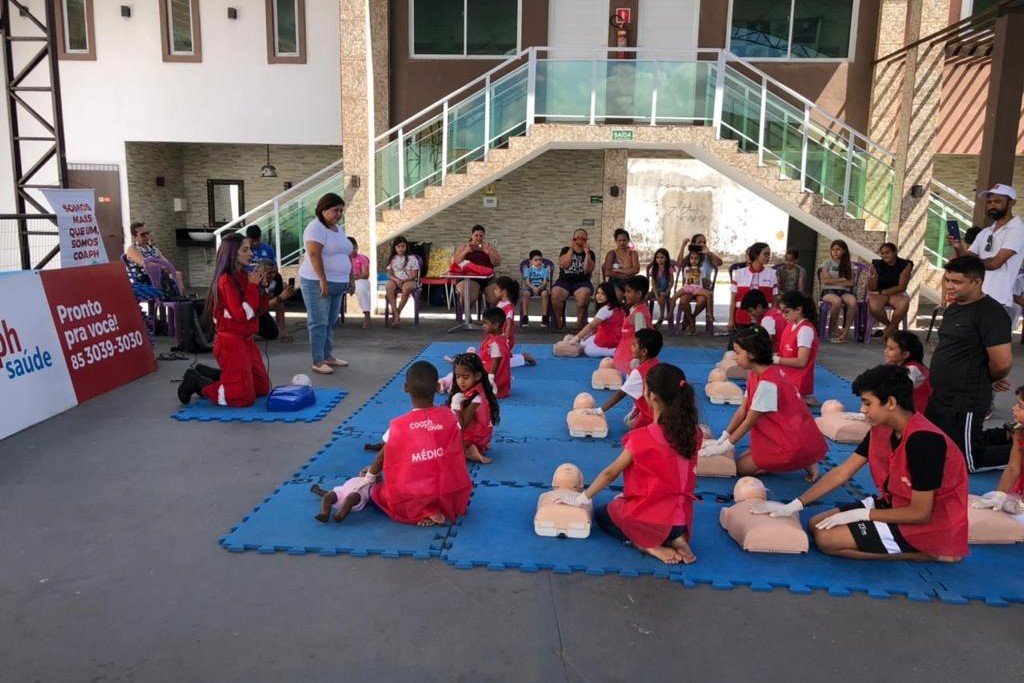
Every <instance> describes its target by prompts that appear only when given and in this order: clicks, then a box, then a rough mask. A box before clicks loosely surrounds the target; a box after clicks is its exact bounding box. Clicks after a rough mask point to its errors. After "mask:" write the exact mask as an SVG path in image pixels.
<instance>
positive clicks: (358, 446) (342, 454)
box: [294, 436, 377, 477]
mask: <svg viewBox="0 0 1024 683" xmlns="http://www.w3.org/2000/svg"><path fill="white" fill-rule="evenodd" d="M367 441H368V439H362V438H358V437H355V436H339V437H336V438H335V439H334V440H333V441H331V442H330V443H328V444H327V445H326V446H324V447H323V448H321V449H320V450H319V451H317V452H316V454H315V455H314V456H313V457H312V458H311V459H310V460H309V461H308V462H307V463H306V464H304V465H303V466H302V467H301V468H300V469H299V470H298V471H297V472H295V474H294V476H296V477H354V476H356V475H357V474H358V473H359V470H360V469H362V468H363V467H366V466H367V465H369V464H370V463H371V462H373V459H374V458H375V457H376V455H377V454H376V452H374V451H368V450H366V449H365V448H363V444H365V443H367Z"/></svg>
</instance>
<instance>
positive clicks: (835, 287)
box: [818, 240, 857, 343]
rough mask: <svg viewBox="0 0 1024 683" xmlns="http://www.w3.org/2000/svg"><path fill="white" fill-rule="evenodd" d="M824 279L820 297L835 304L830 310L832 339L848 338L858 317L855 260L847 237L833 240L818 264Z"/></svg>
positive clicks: (843, 340)
mask: <svg viewBox="0 0 1024 683" xmlns="http://www.w3.org/2000/svg"><path fill="white" fill-rule="evenodd" d="M818 277H819V278H820V279H821V300H822V301H823V302H824V303H827V304H830V305H831V306H832V308H831V310H830V311H829V314H828V329H831V330H833V334H834V335H835V336H834V337H832V341H833V342H836V343H842V342H845V341H848V339H847V338H846V337H847V335H848V334H850V326H851V325H853V321H854V320H856V318H857V297H856V296H854V294H853V284H854V283H853V264H852V263H851V262H850V247H848V246H847V245H846V242H845V241H844V240H833V241H832V244H831V246H830V247H829V258H827V259H825V260H824V261H822V262H821V265H820V266H819V267H818ZM843 309H846V315H845V316H844V318H843V329H841V330H839V331H838V332H836V330H837V329H838V327H839V314H840V313H841V312H842V311H843Z"/></svg>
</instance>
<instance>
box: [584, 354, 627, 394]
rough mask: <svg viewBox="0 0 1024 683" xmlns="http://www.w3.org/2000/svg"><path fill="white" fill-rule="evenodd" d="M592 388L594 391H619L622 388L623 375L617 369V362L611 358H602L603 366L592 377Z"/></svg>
mask: <svg viewBox="0 0 1024 683" xmlns="http://www.w3.org/2000/svg"><path fill="white" fill-rule="evenodd" d="M590 386H591V387H593V388H594V389H611V390H612V391H618V390H619V389H621V388H622V375H620V374H619V371H618V370H616V369H615V361H614V360H613V359H611V358H602V359H601V364H600V365H598V366H597V370H594V374H593V375H591V376H590Z"/></svg>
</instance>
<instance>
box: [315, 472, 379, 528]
mask: <svg viewBox="0 0 1024 683" xmlns="http://www.w3.org/2000/svg"><path fill="white" fill-rule="evenodd" d="M375 481H376V479H375V478H374V477H368V476H365V475H363V476H360V477H352V478H351V479H347V480H345V483H344V484H342V485H341V486H335V487H334V488H333V489H331V490H330V491H327V490H325V489H322V488H320V485H319V484H313V485H312V486H310V487H309V490H310V491H312V492H313V493H314V494H316V495H317V496H319V497H320V514H318V515H313V519H315V520H316V521H318V522H324V523H326V522H327V521H328V520H330V519H334V521H335V522H344V521H345V518H346V517H348V513H350V512H359V511H360V510H362V509H363V508H364V507H366V504H367V503H368V502H370V488H371V487H372V486H373V483H374V482H375ZM331 510H334V514H333V515H332V514H331Z"/></svg>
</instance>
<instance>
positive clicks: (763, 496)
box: [732, 477, 768, 503]
mask: <svg viewBox="0 0 1024 683" xmlns="http://www.w3.org/2000/svg"><path fill="white" fill-rule="evenodd" d="M732 499H733V500H734V501H736V502H737V503H741V502H743V501H745V500H768V490H767V489H766V488H765V487H764V484H763V483H761V480H760V479H758V478H757V477H740V478H739V479H737V480H736V485H735V486H733V488H732Z"/></svg>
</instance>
